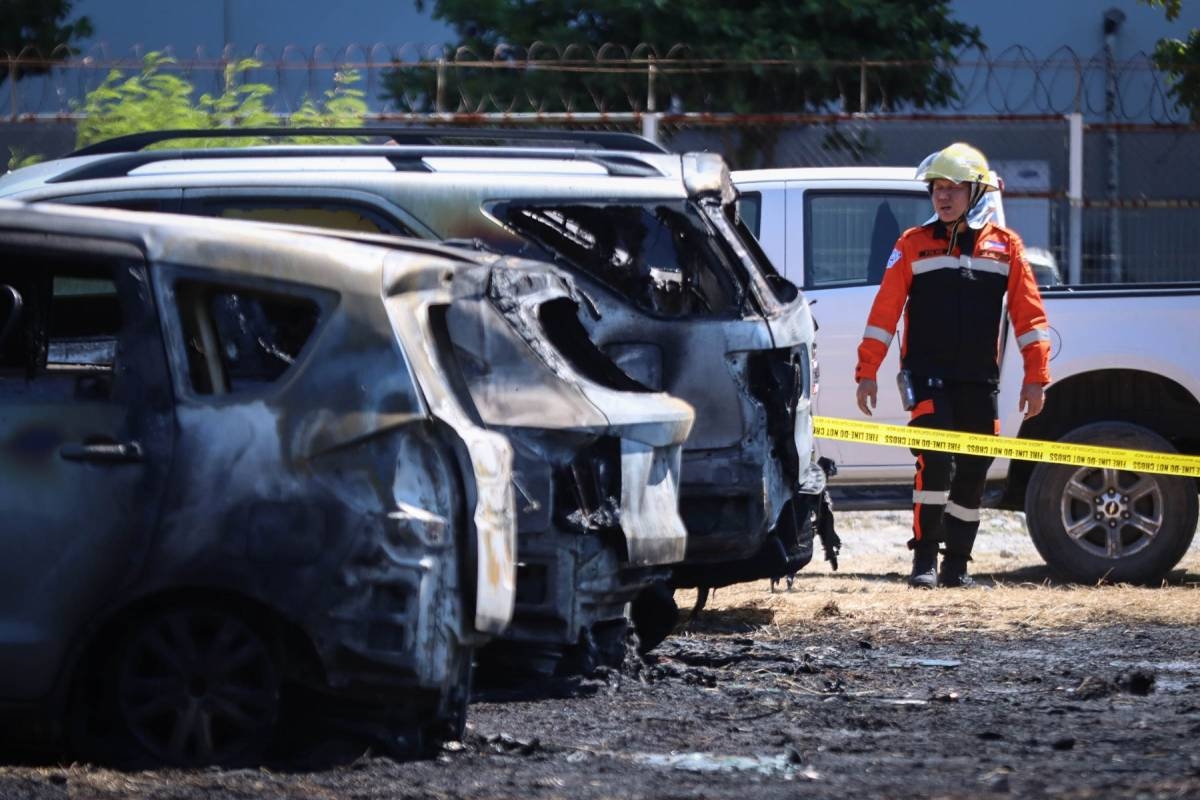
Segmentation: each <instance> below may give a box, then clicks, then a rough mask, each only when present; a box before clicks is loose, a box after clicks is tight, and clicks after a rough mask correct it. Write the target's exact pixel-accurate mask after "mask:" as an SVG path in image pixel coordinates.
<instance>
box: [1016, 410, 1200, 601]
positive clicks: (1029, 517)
mask: <svg viewBox="0 0 1200 800" xmlns="http://www.w3.org/2000/svg"><path fill="white" fill-rule="evenodd" d="M1059 441H1062V442H1070V443H1074V444H1088V445H1100V446H1107V447H1116V448H1122V449H1129V450H1151V451H1157V452H1164V453H1174V452H1177V451H1176V450H1175V448H1173V447H1172V446H1171V444H1170V443H1169V442H1168V441H1167V440H1166V439H1164V438H1163V437H1161V436H1159V435H1158V434H1157V433H1155V432H1154V431H1151V430H1149V429H1147V428H1143V427H1140V426H1138V425H1133V424H1131V423H1127V422H1096V423H1092V424H1090V425H1085V426H1083V427H1080V428H1077V429H1075V430H1073V431H1071V432H1070V433H1068V434H1067V435H1066V436H1064V437H1062V439H1060V440H1059ZM1197 507H1198V502H1197V494H1196V483H1195V481H1193V480H1192V479H1191V478H1184V477H1178V476H1168V475H1158V474H1152V473H1145V472H1128V471H1124V470H1116V469H1108V468H1096V467H1077V466H1064V465H1060V464H1048V463H1039V464H1038V465H1037V466H1036V467H1035V468H1034V469H1033V472H1032V474H1031V475H1030V477H1029V484H1028V486H1027V487H1026V490H1025V519H1026V523H1027V525H1028V526H1029V533H1030V536H1031V538H1032V539H1033V543H1034V545H1035V546H1036V547H1037V550H1038V553H1040V554H1041V556H1042V558H1043V559H1045V561H1046V564H1047V565H1048V566H1049V567H1050V569H1051V571H1052V572H1053V573H1054V574H1055V576H1056V577H1059V578H1062V579H1065V580H1068V581H1074V582H1078V583H1096V582H1100V581H1110V582H1114V583H1134V584H1142V585H1157V584H1160V583H1161V582H1162V580H1163V579H1164V578H1165V577H1166V576H1167V574H1168V573H1169V572H1170V571H1171V569H1172V568H1173V567H1174V566H1175V565H1176V564H1178V563H1179V560H1180V559H1181V558H1183V555H1184V553H1186V552H1187V549H1188V547H1189V545H1191V542H1192V538H1193V536H1194V535H1195V533H1196V523H1197Z"/></svg>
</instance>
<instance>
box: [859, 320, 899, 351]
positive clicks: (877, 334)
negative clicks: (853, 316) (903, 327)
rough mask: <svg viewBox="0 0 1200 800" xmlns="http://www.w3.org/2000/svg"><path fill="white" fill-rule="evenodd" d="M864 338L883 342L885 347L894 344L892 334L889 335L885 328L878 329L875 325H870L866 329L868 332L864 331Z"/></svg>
mask: <svg viewBox="0 0 1200 800" xmlns="http://www.w3.org/2000/svg"><path fill="white" fill-rule="evenodd" d="M863 338H864V339H876V340H878V341H881V342H883V344H884V346H885V347H886V346H887V345H890V344H891V343H892V334H890V333H888V332H887V331H885V330H884V329H883V328H879V327H876V326H875V325H868V326H867V327H866V330H864V331H863Z"/></svg>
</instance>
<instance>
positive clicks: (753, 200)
mask: <svg viewBox="0 0 1200 800" xmlns="http://www.w3.org/2000/svg"><path fill="white" fill-rule="evenodd" d="M737 212H738V217H739V218H741V220H742V222H744V223H745V224H746V227H747V228H748V229H749V230H750V232H751V233H753V234H754V238H755V239H757V238H758V235H759V234H760V233H762V231H761V230H760V228H761V225H762V192H742V193H741V194H740V195H738V199H737Z"/></svg>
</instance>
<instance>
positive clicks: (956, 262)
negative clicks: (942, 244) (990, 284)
mask: <svg viewBox="0 0 1200 800" xmlns="http://www.w3.org/2000/svg"><path fill="white" fill-rule="evenodd" d="M960 267H965V268H967V269H969V270H972V271H973V272H991V273H993V274H995V275H1003V276H1005V277H1008V264H1007V263H1006V262H1004V261H997V260H996V259H994V258H972V257H971V256H931V257H930V258H920V259H917V260H916V261H914V262H913V265H912V271H913V275H921V274H924V273H928V272H933V271H935V270H939V269H958V268H960Z"/></svg>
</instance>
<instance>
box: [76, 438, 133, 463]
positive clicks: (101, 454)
mask: <svg viewBox="0 0 1200 800" xmlns="http://www.w3.org/2000/svg"><path fill="white" fill-rule="evenodd" d="M58 454H59V455H60V456H61V457H62V458H63V459H64V460H66V461H97V462H101V463H106V464H131V463H136V462H139V461H142V460H143V453H142V446H141V445H140V444H138V443H137V442H90V443H87V444H82V443H72V444H65V445H63V446H62V447H61V448H59V451H58Z"/></svg>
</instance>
